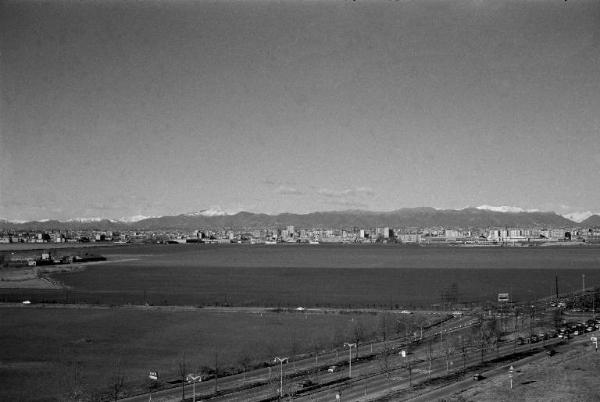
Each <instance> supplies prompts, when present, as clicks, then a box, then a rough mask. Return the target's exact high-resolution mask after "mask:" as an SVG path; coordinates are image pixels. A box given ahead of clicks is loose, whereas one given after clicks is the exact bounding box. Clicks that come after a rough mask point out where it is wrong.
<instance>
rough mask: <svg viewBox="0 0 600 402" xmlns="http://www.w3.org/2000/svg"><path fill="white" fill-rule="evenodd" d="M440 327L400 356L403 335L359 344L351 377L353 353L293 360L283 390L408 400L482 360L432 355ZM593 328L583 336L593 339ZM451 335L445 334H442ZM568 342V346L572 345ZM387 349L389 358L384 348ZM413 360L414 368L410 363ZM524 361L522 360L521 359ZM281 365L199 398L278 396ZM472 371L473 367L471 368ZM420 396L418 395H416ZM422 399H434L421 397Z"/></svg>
mask: <svg viewBox="0 0 600 402" xmlns="http://www.w3.org/2000/svg"><path fill="white" fill-rule="evenodd" d="M477 322H478V320H477V319H473V318H472V317H469V316H463V317H455V318H452V319H450V320H449V321H447V322H446V323H445V324H444V327H445V330H444V334H447V333H449V332H457V331H463V330H467V328H468V327H470V326H472V325H474V324H475V323H477ZM439 332H440V328H439V327H437V328H432V329H430V330H429V331H426V332H425V333H424V340H423V341H422V342H420V343H413V344H411V345H410V346H408V349H409V354H408V355H407V356H406V357H401V356H400V355H399V352H400V351H401V350H403V349H405V350H406V349H407V345H406V343H405V342H404V341H403V340H402V339H394V340H392V341H388V342H385V343H384V342H378V343H373V344H366V345H360V349H359V355H360V358H359V359H356V357H355V355H354V353H353V361H352V378H348V375H349V367H348V352H347V350H346V351H345V353H344V352H340V353H339V354H336V353H335V352H333V353H327V354H323V355H320V356H318V358H317V359H315V358H314V357H311V358H306V359H302V360H298V361H295V362H290V363H287V364H284V365H283V376H284V377H283V382H284V387H283V389H284V394H285V395H286V398H290V397H291V398H292V399H295V400H299V401H335V400H343V401H365V400H378V399H381V398H383V399H385V398H387V397H389V396H390V395H393V396H394V397H393V398H394V400H402V399H409V398H413V397H415V393H414V391H413V388H412V387H411V384H412V386H414V385H416V384H421V383H424V382H425V381H427V380H428V379H429V378H436V377H444V376H447V375H452V374H454V375H456V376H457V377H460V376H462V375H459V374H458V372H459V371H461V369H463V367H465V368H467V369H469V368H472V369H473V370H474V367H476V366H478V365H480V364H481V360H482V357H481V352H480V351H479V350H477V347H476V345H470V346H469V347H468V348H466V349H465V351H464V353H463V351H462V350H459V349H455V350H454V353H453V354H449V355H448V356H445V355H439V354H438V356H436V357H435V358H433V359H431V361H430V360H429V359H428V358H427V356H428V352H427V350H428V347H427V344H428V342H429V341H428V340H429V339H431V340H433V342H435V344H436V345H437V344H439V343H441V342H440V340H439V338H440V334H439ZM589 335H590V334H589V333H587V334H585V335H582V336H580V337H579V338H582V337H584V338H585V339H589ZM443 336H446V335H443ZM560 341H561V340H560V339H558V338H556V339H551V340H548V341H545V342H543V343H542V342H540V343H537V344H533V345H528V344H526V345H521V346H516V345H515V344H514V343H513V342H510V343H508V342H507V343H501V344H499V347H498V348H497V349H493V350H488V351H486V352H485V356H484V359H485V360H486V361H489V360H492V359H495V358H499V357H503V356H509V355H511V354H513V353H515V352H516V353H525V352H531V351H532V349H535V350H537V352H538V353H537V354H535V355H534V356H531V357H527V359H537V358H544V357H547V356H546V355H545V353H543V352H544V347H548V346H553V347H554V346H556V344H558V343H559V342H560ZM567 347H568V345H567ZM384 351H387V352H388V354H387V356H388V357H387V358H384V357H382V356H384V355H386V354H385V353H382V352H384ZM409 364H410V369H411V370H410V372H409V370H408V366H409ZM519 364H521V363H519ZM331 365H336V366H337V369H336V370H335V371H334V372H333V373H330V372H328V371H327V368H328V367H329V366H331ZM495 365H496V366H498V367H497V368H494V369H492V370H489V371H488V372H485V374H484V376H488V375H494V373H495V371H494V370H499V371H498V372H502V367H504V366H505V365H506V364H505V363H496V364H495ZM279 369H280V367H279V366H272V367H271V368H264V369H259V370H253V371H251V372H248V373H247V375H246V376H245V378H244V376H243V375H241V374H239V375H234V376H228V377H224V378H222V379H219V391H220V392H219V393H216V394H215V393H214V380H210V381H208V382H203V383H199V384H197V385H196V395H197V399H196V400H203V401H215V402H216V401H244V402H246V401H248V402H251V401H256V402H258V401H265V400H272V399H276V397H277V395H278V392H279V381H280V377H279V373H280V371H279ZM467 371H468V370H467ZM467 378H468V379H467V380H464V381H462V382H459V383H461V384H463V385H464V384H467V383H469V382H471V383H472V381H473V380H472V379H470V376H467ZM304 380H311V381H314V382H315V383H318V384H319V385H318V386H315V387H311V386H309V387H307V388H303V387H302V385H301V384H302V382H303V381H304ZM451 382H452V384H454V385H452V386H454V387H456V386H457V385H455V383H456V381H455V380H454V381H451ZM452 386H447V387H442V388H439V389H438V390H436V391H434V392H436V393H435V394H431V395H430V396H432V397H434V396H436V395H437V394H440V395H442V396H444V395H448V394H451V393H453V389H454V388H452ZM191 397H192V390H191V386H190V385H188V386H186V398H188V400H191ZM417 398H418V397H417ZM148 399H149V395H148V394H146V395H140V396H138V397H134V398H128V399H126V400H127V401H147V400H148ZM179 400H181V388H173V389H168V390H164V391H160V392H158V393H155V394H153V395H152V401H179ZM417 400H431V399H427V398H426V397H425V399H417Z"/></svg>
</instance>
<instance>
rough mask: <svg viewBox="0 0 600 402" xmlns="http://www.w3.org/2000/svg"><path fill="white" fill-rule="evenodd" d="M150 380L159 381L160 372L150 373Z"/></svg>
mask: <svg viewBox="0 0 600 402" xmlns="http://www.w3.org/2000/svg"><path fill="white" fill-rule="evenodd" d="M148 378H150V379H151V380H154V381H157V380H158V371H151V372H149V373H148Z"/></svg>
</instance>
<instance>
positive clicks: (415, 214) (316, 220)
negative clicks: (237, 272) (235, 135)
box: [0, 207, 600, 231]
mask: <svg viewBox="0 0 600 402" xmlns="http://www.w3.org/2000/svg"><path fill="white" fill-rule="evenodd" d="M288 225H293V226H295V227H296V228H352V227H359V228H372V227H383V226H388V227H392V228H394V227H435V226H443V227H445V228H485V227H504V226H508V227H537V228H542V227H543V228H553V227H554V228H560V227H583V228H587V227H595V226H600V215H592V216H590V217H589V218H587V219H585V220H584V221H582V222H579V223H577V222H575V221H573V220H570V219H567V218H565V217H563V216H561V215H558V214H556V213H554V212H540V211H535V210H530V211H525V210H520V209H517V210H515V209H513V210H509V212H506V211H504V210H502V209H498V208H496V209H489V208H484V207H478V208H465V209H460V210H453V209H445V210H440V209H435V208H429V207H423V208H402V209H398V210H395V211H390V212H371V211H365V210H346V211H330V212H312V213H308V214H293V213H282V214H278V215H268V214H261V213H252V212H239V213H236V214H231V215H230V214H226V213H224V212H222V211H215V210H204V211H199V212H194V213H188V214H180V215H175V216H161V217H150V218H144V219H140V220H138V221H135V222H131V221H126V220H109V219H97V220H92V221H88V220H71V221H66V222H63V221H58V220H44V221H31V222H23V223H15V222H9V221H6V220H4V221H0V230H7V229H12V230H38V231H49V230H113V231H117V230H195V229H219V228H232V229H258V228H267V227H285V226H288Z"/></svg>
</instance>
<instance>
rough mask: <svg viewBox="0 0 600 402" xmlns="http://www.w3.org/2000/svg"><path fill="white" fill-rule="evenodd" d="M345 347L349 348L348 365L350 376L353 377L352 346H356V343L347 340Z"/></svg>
mask: <svg viewBox="0 0 600 402" xmlns="http://www.w3.org/2000/svg"><path fill="white" fill-rule="evenodd" d="M344 347H345V348H346V347H347V348H348V352H349V355H348V367H349V371H348V378H352V347H356V343H348V342H345V343H344Z"/></svg>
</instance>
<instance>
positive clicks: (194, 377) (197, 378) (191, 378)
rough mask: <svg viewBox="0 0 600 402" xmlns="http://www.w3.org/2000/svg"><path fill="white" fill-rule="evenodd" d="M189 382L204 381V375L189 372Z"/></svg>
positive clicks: (187, 379)
mask: <svg viewBox="0 0 600 402" xmlns="http://www.w3.org/2000/svg"><path fill="white" fill-rule="evenodd" d="M185 379H186V381H187V382H195V381H198V382H201V381H202V376H200V375H194V374H188V375H187V377H185Z"/></svg>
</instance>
